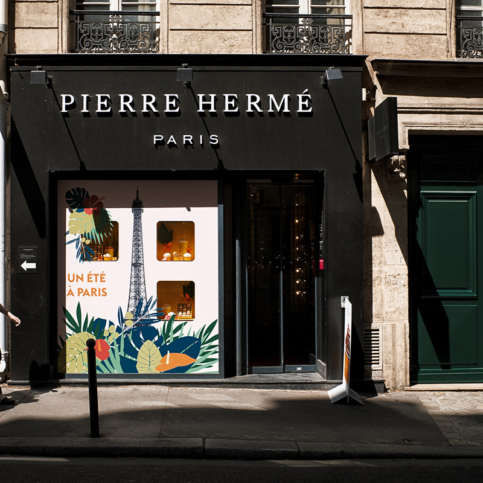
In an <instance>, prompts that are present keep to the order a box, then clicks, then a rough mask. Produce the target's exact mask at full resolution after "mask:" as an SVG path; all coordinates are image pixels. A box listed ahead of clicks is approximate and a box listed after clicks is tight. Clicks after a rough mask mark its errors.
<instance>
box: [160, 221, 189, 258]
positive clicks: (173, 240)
mask: <svg viewBox="0 0 483 483" xmlns="http://www.w3.org/2000/svg"><path fill="white" fill-rule="evenodd" d="M156 233H157V258H158V260H160V261H163V262H182V261H184V262H192V261H193V260H194V259H195V224H194V223H193V222H192V221H160V222H158V224H157V230H156Z"/></svg>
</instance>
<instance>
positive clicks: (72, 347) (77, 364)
mask: <svg viewBox="0 0 483 483" xmlns="http://www.w3.org/2000/svg"><path fill="white" fill-rule="evenodd" d="M92 338H93V337H92V335H91V334H89V333H87V332H81V333H79V334H72V335H71V336H70V337H69V338H68V339H67V340H66V342H65V345H64V347H62V350H61V351H60V354H59V359H58V370H59V372H60V373H69V374H80V373H84V372H87V350H86V349H87V346H86V343H87V339H92Z"/></svg>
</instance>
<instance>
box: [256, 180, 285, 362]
mask: <svg viewBox="0 0 483 483" xmlns="http://www.w3.org/2000/svg"><path fill="white" fill-rule="evenodd" d="M280 201H281V200H280V193H279V187H278V186H272V185H268V184H260V185H256V186H255V185H249V187H248V240H247V278H248V280H247V285H248V287H249V288H248V291H247V293H248V311H247V312H248V326H249V330H248V358H249V361H250V364H251V365H253V366H259V367H279V368H280V371H281V366H282V345H281V337H282V334H281V325H280V315H281V292H280V284H281V265H280V263H281V211H280V210H281V203H280Z"/></svg>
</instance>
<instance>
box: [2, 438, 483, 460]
mask: <svg viewBox="0 0 483 483" xmlns="http://www.w3.org/2000/svg"><path fill="white" fill-rule="evenodd" d="M0 455H11V456H40V457H47V456H49V457H53V456H55V457H109V458H113V457H114V458H116V457H137V458H191V459H200V458H206V459H243V460H267V459H270V460H272V459H274V460H286V459H290V460H297V459H300V460H334V459H371V458H372V459H388V458H391V459H467V458H482V457H483V446H422V445H421V446H416V445H405V446H403V445H391V444H360V443H357V444H351V443H334V444H332V443H321V442H296V441H260V440H232V439H206V440H204V439H201V438H170V439H168V438H166V439H164V438H163V439H160V438H99V439H93V438H87V437H84V438H43V437H41V438H28V439H27V438H0Z"/></svg>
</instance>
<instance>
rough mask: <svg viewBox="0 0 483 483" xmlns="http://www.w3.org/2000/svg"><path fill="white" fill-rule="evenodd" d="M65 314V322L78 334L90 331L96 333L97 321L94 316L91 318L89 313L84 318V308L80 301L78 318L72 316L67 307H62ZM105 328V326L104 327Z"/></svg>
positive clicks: (77, 311)
mask: <svg viewBox="0 0 483 483" xmlns="http://www.w3.org/2000/svg"><path fill="white" fill-rule="evenodd" d="M62 309H63V311H64V315H65V320H64V321H65V324H66V326H67V327H68V328H69V329H70V330H71V331H72V332H73V333H74V334H78V333H80V332H89V333H91V334H94V326H95V321H94V317H92V318H91V319H90V320H89V315H88V314H86V315H85V318H84V319H83V318H82V308H81V304H80V302H79V303H78V304H77V308H76V314H75V315H76V318H74V317H73V316H72V314H71V313H70V312H69V311H68V310H67V309H66V308H65V307H62ZM96 320H102V319H96ZM102 330H104V328H102Z"/></svg>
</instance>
